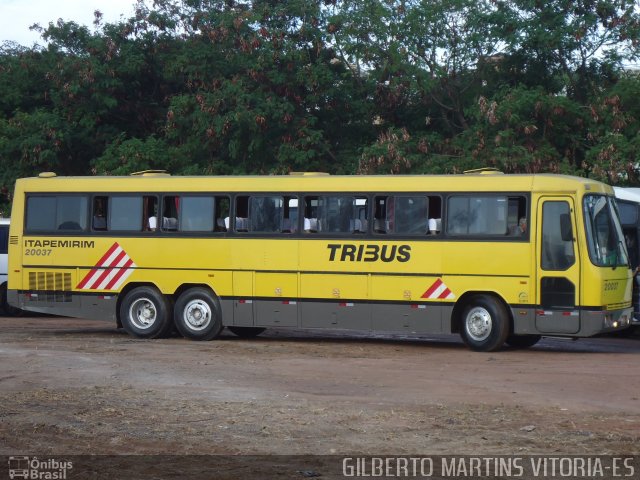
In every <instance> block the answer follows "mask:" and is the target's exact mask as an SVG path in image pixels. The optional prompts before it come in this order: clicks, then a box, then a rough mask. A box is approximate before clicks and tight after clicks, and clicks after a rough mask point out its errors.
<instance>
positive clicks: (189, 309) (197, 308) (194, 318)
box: [184, 300, 212, 330]
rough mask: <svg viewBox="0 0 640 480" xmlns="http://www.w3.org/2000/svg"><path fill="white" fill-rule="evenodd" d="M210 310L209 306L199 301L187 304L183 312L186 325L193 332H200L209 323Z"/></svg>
mask: <svg viewBox="0 0 640 480" xmlns="http://www.w3.org/2000/svg"><path fill="white" fill-rule="evenodd" d="M211 317H212V313H211V309H210V308H209V305H207V304H206V303H205V302H203V301H200V300H194V301H192V302H189V304H188V305H187V306H186V308H185V310H184V318H185V320H186V323H187V325H188V326H189V327H190V328H192V329H194V330H202V329H204V328H206V327H207V325H209V323H210V322H211Z"/></svg>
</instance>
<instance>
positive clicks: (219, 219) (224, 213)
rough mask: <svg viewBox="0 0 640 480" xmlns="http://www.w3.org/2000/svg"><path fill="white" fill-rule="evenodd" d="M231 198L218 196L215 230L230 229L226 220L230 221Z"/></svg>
mask: <svg viewBox="0 0 640 480" xmlns="http://www.w3.org/2000/svg"><path fill="white" fill-rule="evenodd" d="M230 205H231V200H230V199H229V197H216V211H215V224H216V226H215V231H216V232H226V231H227V230H228V228H227V226H226V224H225V220H226V221H227V222H228V221H229V211H230Z"/></svg>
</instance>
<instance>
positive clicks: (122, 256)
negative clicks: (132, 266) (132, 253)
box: [89, 250, 127, 289]
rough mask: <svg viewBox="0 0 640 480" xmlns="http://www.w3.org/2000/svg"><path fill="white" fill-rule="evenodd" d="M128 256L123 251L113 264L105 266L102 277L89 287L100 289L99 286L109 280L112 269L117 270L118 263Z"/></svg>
mask: <svg viewBox="0 0 640 480" xmlns="http://www.w3.org/2000/svg"><path fill="white" fill-rule="evenodd" d="M126 256H127V252H125V251H124V250H122V251H121V252H120V253H119V254H118V256H117V257H116V258H115V259H114V260H113V262H111V263H110V264H109V265H104V266H103V268H104V272H102V273H101V274H100V276H99V277H98V278H97V280H96V281H95V282H93V283H92V284H91V286H90V287H89V288H90V289H94V288H98V286H99V285H100V284H101V283H102V281H103V280H104V279H105V278H107V276H108V275H109V273H110V272H111V269H112V268H115V266H116V265H118V262H119V261H120V260H122V259H123V258H124V257H126Z"/></svg>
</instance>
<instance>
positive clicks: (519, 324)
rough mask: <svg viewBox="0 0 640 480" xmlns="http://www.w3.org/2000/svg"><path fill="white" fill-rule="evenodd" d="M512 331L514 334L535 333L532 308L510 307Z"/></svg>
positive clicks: (533, 310) (534, 315)
mask: <svg viewBox="0 0 640 480" xmlns="http://www.w3.org/2000/svg"><path fill="white" fill-rule="evenodd" d="M511 315H512V318H513V333H514V334H516V335H536V334H539V333H540V332H539V331H538V329H537V328H536V311H535V309H534V308H512V309H511Z"/></svg>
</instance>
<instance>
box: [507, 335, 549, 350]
mask: <svg viewBox="0 0 640 480" xmlns="http://www.w3.org/2000/svg"><path fill="white" fill-rule="evenodd" d="M541 338H542V336H541V335H509V336H508V337H507V340H506V342H507V345H509V346H510V347H513V348H529V347H533V346H534V345H535V344H536V343H538V342H539V341H540V339H541Z"/></svg>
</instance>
